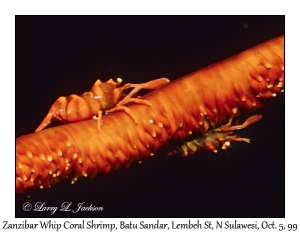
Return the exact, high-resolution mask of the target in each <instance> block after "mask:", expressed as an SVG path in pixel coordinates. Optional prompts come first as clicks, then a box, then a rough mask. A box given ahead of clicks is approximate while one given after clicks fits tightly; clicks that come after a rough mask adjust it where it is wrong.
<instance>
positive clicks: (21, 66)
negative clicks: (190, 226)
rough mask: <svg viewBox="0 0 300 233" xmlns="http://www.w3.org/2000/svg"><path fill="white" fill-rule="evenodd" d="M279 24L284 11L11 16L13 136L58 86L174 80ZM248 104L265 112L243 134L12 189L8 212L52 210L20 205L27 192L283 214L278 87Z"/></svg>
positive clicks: (107, 202)
mask: <svg viewBox="0 0 300 233" xmlns="http://www.w3.org/2000/svg"><path fill="white" fill-rule="evenodd" d="M281 34H284V17H282V16H276V17H275V16H268V17H263V16H259V17H257V16H255V17H250V16H248V17H246V16H243V17H233V16H227V17H215V16H207V17H202V16H185V17H183V16H181V17H176V16H172V17H163V16H152V17H146V16H144V17H142V16H134V17H132V16H130V17H129V16H122V17H119V16H114V17H109V16H101V17H100V16H99V17H83V16H81V17H58V16H56V17H46V16H44V17H37V16H35V17H16V137H18V136H21V135H23V134H28V133H31V132H33V131H34V130H35V128H36V127H37V126H38V124H39V123H40V122H41V120H42V119H43V118H44V117H45V115H46V113H47V112H48V110H49V108H50V106H51V104H52V103H53V102H54V101H55V100H56V99H57V98H58V97H59V96H68V95H70V94H73V93H76V94H80V93H82V92H84V91H88V90H89V89H90V87H91V86H92V84H93V83H94V81H95V80H96V79H98V78H100V79H101V80H103V81H106V80H107V79H109V78H117V77H122V78H123V80H124V81H125V83H126V82H132V83H142V82H145V81H148V80H152V79H155V78H159V77H162V76H164V77H167V78H169V79H170V80H174V79H176V78H179V77H181V76H183V75H185V74H188V73H190V72H193V71H195V70H198V69H200V68H202V67H205V66H207V65H210V64H212V63H214V62H217V61H219V60H222V59H224V58H227V57H229V56H231V55H233V54H236V53H238V52H241V51H243V50H245V49H247V48H249V47H251V46H253V45H256V44H259V43H261V42H264V41H266V40H269V39H272V38H274V37H277V36H279V35H281ZM256 113H260V114H263V119H262V120H261V121H260V122H258V123H256V124H255V125H252V126H251V127H249V128H247V129H246V130H245V131H244V132H243V133H242V136H244V137H250V138H251V139H252V143H251V144H243V143H237V144H234V145H233V146H232V148H230V149H228V150H227V151H222V152H220V153H218V154H213V153H210V152H204V151H201V153H200V152H199V153H197V154H196V155H193V156H188V157H186V158H182V157H180V156H173V157H166V156H165V155H164V154H163V153H164V151H163V152H161V155H160V156H157V157H152V158H150V159H146V160H144V161H143V163H142V164H133V165H132V166H131V167H130V169H128V170H125V169H120V170H119V171H117V172H113V173H111V174H109V175H98V176H97V177H96V178H94V179H91V180H90V179H80V180H79V181H78V182H77V183H76V185H70V184H69V181H63V182H62V184H58V185H54V186H53V187H52V188H51V189H48V190H43V191H40V190H34V191H31V192H28V193H27V194H26V195H16V217H32V216H35V217H50V216H51V215H50V213H46V212H24V211H23V210H22V205H23V203H24V202H25V201H30V202H31V203H32V204H34V203H36V202H45V206H57V207H60V205H61V204H62V203H63V202H72V208H74V209H76V208H75V206H77V204H78V203H81V202H85V204H84V205H85V206H90V205H91V204H92V205H93V206H102V207H104V211H102V212H79V213H76V214H74V213H70V212H59V211H57V212H56V213H55V214H54V215H52V216H51V217H284V216H285V211H284V207H285V203H284V193H285V183H284V175H285V174H284V169H285V167H284V164H285V151H284V140H285V134H284V94H282V95H280V96H279V97H278V98H274V99H272V100H269V101H268V102H266V104H265V108H263V109H261V110H259V111H257V112H256ZM253 114H254V113H252V112H249V113H245V115H242V116H241V117H242V118H243V117H244V118H243V119H245V118H246V117H247V116H249V115H253ZM27 195H30V198H29V199H28V198H27Z"/></svg>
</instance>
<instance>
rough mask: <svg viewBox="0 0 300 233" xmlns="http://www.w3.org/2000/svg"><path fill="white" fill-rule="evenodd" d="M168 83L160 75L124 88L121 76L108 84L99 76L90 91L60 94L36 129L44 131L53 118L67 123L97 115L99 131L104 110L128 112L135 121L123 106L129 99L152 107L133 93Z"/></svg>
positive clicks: (126, 85) (130, 113) (134, 118)
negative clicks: (128, 90) (127, 92)
mask: <svg viewBox="0 0 300 233" xmlns="http://www.w3.org/2000/svg"><path fill="white" fill-rule="evenodd" d="M169 82H170V81H169V80H168V79H166V78H160V79H155V80H152V81H149V82H147V83H142V84H131V83H127V84H125V85H123V86H122V87H118V86H120V85H121V83H122V79H121V78H118V79H117V82H114V81H113V80H112V79H110V80H108V81H107V82H105V83H104V82H101V81H100V80H99V79H98V80H97V81H96V82H95V83H94V85H93V86H92V88H91V90H90V91H89V92H84V93H83V94H82V95H80V96H78V95H74V94H72V95H70V96H68V97H65V96H61V97H59V98H58V99H57V100H56V101H55V102H54V104H53V105H52V106H51V108H50V110H49V112H48V114H47V116H46V117H45V118H44V120H43V121H42V123H41V124H40V125H39V126H38V127H37V129H36V130H35V132H38V131H41V130H42V129H44V128H45V127H46V126H47V125H49V124H50V123H51V120H52V118H55V119H56V120H58V121H60V122H65V123H71V122H78V121H83V120H88V119H92V118H95V119H97V120H98V123H97V127H98V130H100V125H101V119H102V113H103V112H105V113H106V114H107V113H109V112H115V111H125V112H126V113H128V114H129V115H130V117H131V118H132V119H133V121H134V122H135V123H136V122H137V120H136V116H135V115H134V114H133V113H132V112H131V111H130V110H129V108H127V107H125V106H124V105H126V104H127V103H129V102H134V103H140V104H146V105H149V106H151V103H150V102H149V101H147V100H142V99H139V98H133V96H134V95H135V94H136V93H137V92H138V91H139V90H141V89H150V90H153V89H157V88H160V87H162V86H164V85H166V84H167V83H169ZM129 88H133V90H132V91H131V92H130V93H129V94H128V95H125V94H124V91H125V90H127V89H129Z"/></svg>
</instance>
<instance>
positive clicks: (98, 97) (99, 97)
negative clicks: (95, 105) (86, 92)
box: [93, 95, 102, 100]
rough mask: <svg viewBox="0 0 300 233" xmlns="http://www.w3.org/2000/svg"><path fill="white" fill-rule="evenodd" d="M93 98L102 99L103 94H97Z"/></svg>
mask: <svg viewBox="0 0 300 233" xmlns="http://www.w3.org/2000/svg"><path fill="white" fill-rule="evenodd" d="M93 98H94V99H96V100H97V99H101V98H102V96H101V95H96V96H93Z"/></svg>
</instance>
